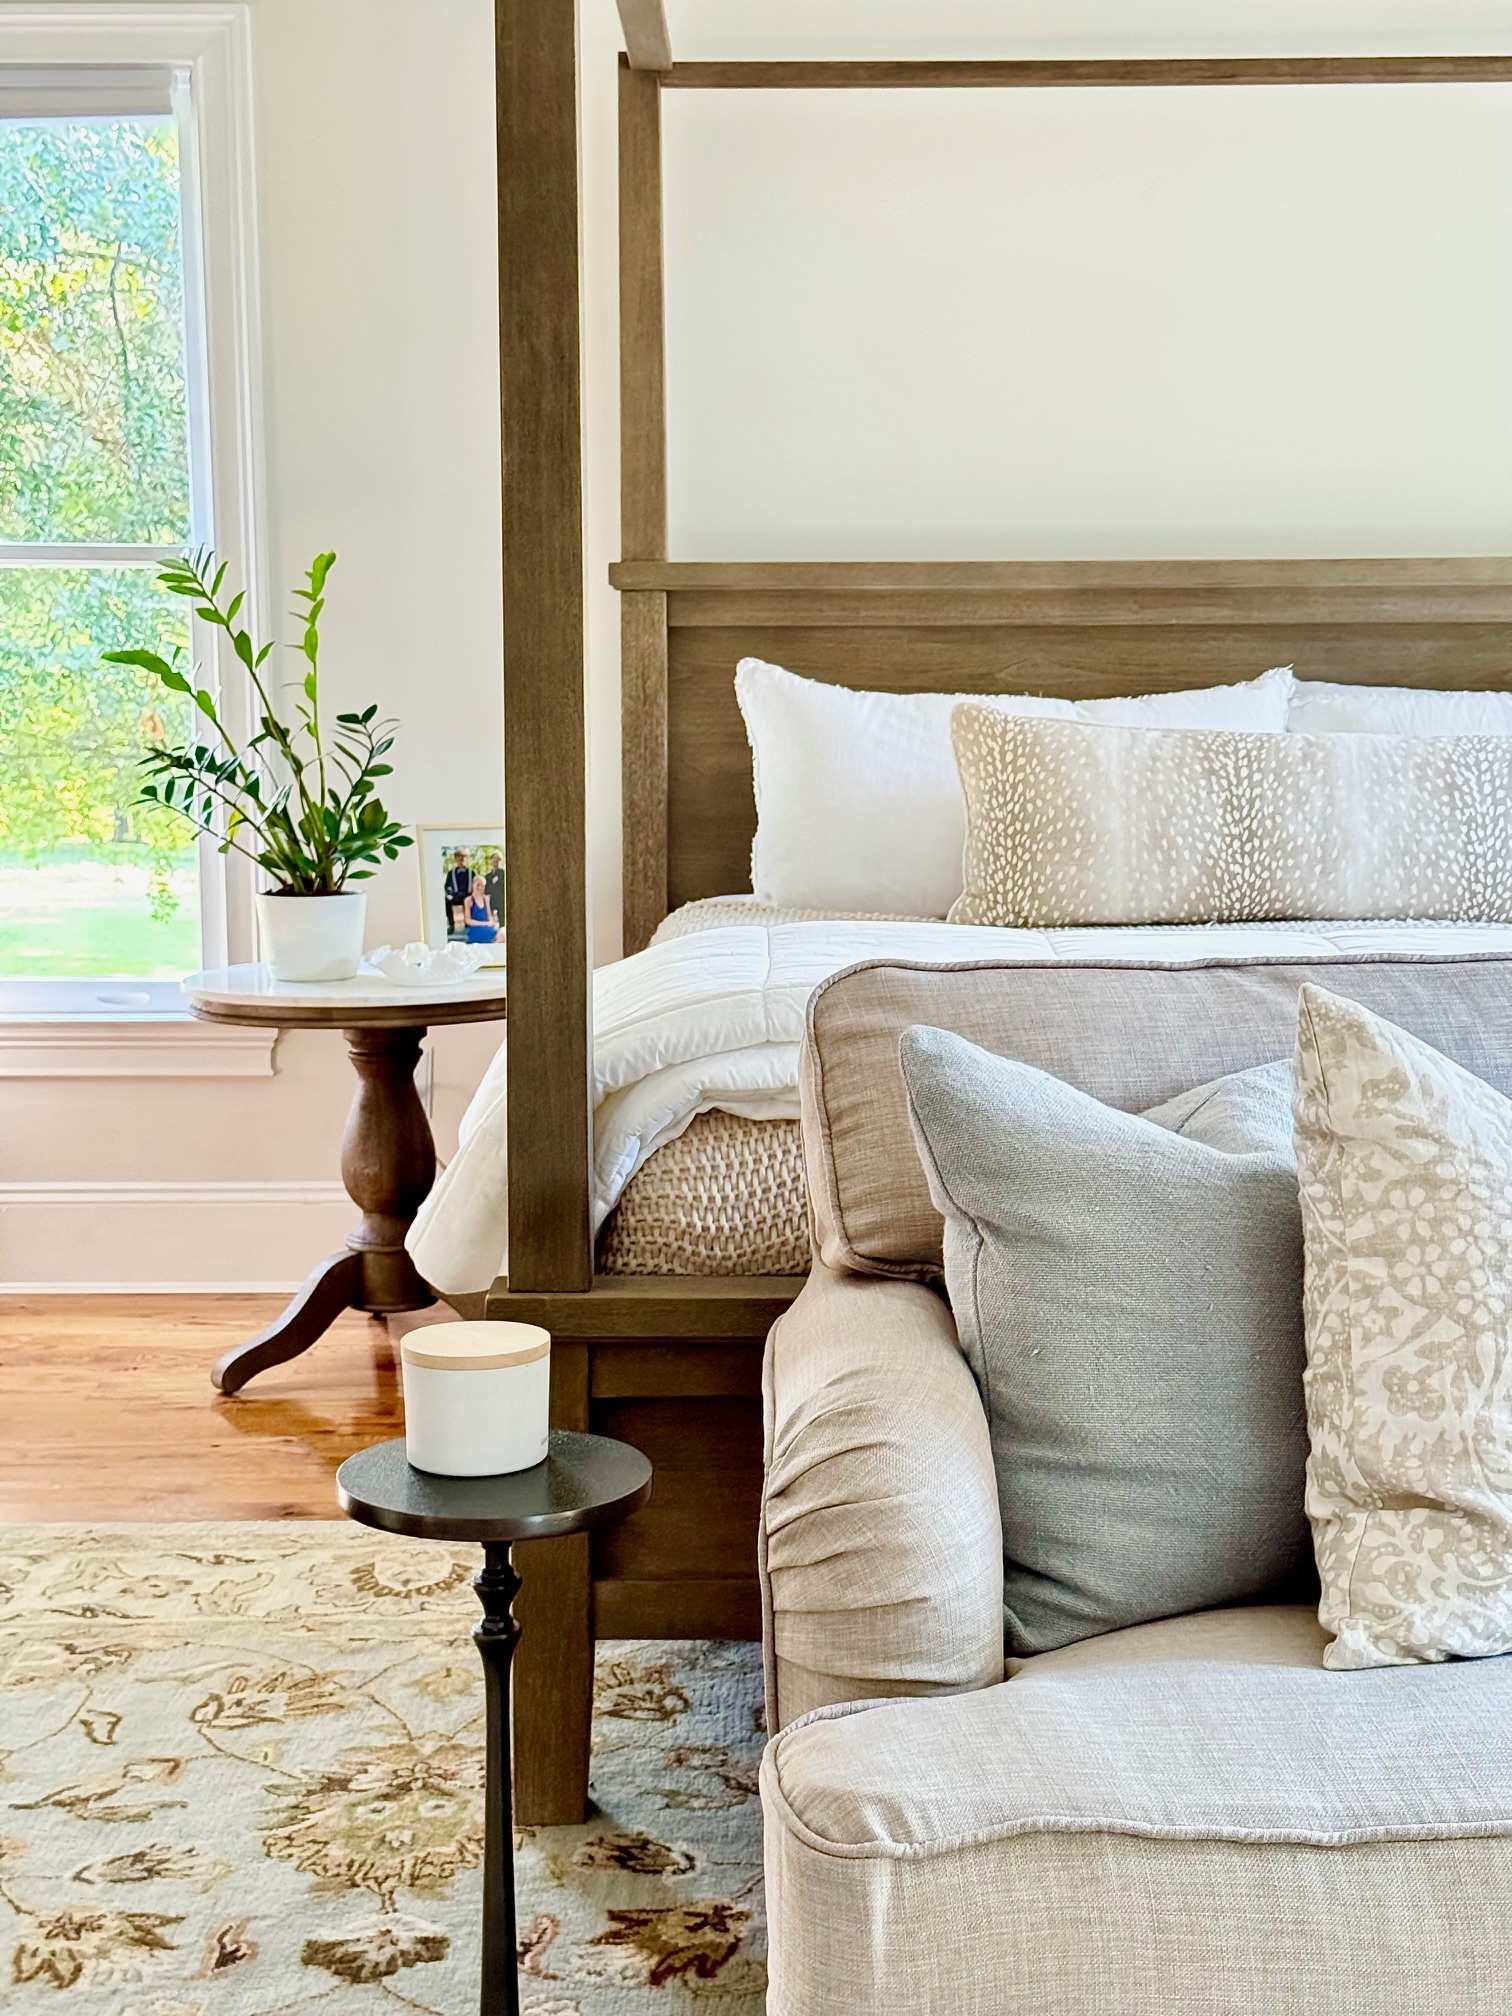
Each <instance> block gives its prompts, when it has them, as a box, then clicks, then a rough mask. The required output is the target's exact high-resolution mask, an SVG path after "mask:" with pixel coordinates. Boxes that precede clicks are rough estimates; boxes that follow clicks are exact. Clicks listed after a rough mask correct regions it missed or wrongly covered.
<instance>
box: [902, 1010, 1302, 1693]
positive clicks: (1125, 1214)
mask: <svg viewBox="0 0 1512 2016" xmlns="http://www.w3.org/2000/svg"><path fill="white" fill-rule="evenodd" d="M901 1057H902V1065H903V1077H904V1082H905V1083H906V1085H907V1087H908V1097H909V1108H910V1116H911V1118H912V1122H913V1128H914V1136H915V1139H916V1141H917V1142H918V1146H919V1152H920V1155H921V1158H922V1160H923V1162H924V1167H925V1172H926V1174H927V1175H928V1178H929V1186H930V1192H931V1195H932V1196H933V1198H934V1201H935V1204H936V1206H937V1208H938V1209H939V1210H940V1212H941V1213H942V1214H943V1216H944V1219H945V1282H946V1287H947V1289H948V1291H949V1294H950V1301H951V1306H952V1308H953V1310H954V1312H955V1318H956V1326H957V1329H958V1331H959V1334H960V1338H961V1343H962V1347H963V1348H964V1350H965V1352H966V1356H967V1359H968V1360H969V1362H970V1365H971V1369H972V1371H973V1373H974V1374H975V1377H976V1381H977V1385H978V1387H979V1388H980V1390H981V1394H982V1399H983V1403H984V1405H985V1407H986V1410H987V1417H988V1422H989V1425H990V1429H991V1435H992V1450H993V1458H994V1462H995V1464H996V1467H997V1478H998V1500H999V1505H1000V1507H1001V1511H1002V1520H1003V1612H1004V1628H1005V1636H1006V1642H1007V1647H1008V1650H1009V1651H1010V1652H1012V1653H1015V1654H1020V1655H1027V1654H1030V1653H1034V1652H1045V1651H1050V1650H1051V1649H1053V1648H1054V1647H1055V1646H1058V1645H1068V1644H1071V1643H1073V1642H1074V1641H1075V1640H1076V1639H1079V1638H1088V1637H1092V1636H1094V1635H1095V1634H1096V1633H1098V1632H1102V1631H1114V1630H1118V1629H1120V1628H1121V1627H1122V1626H1124V1625H1128V1624H1138V1623H1141V1622H1143V1621H1145V1620H1147V1619H1149V1618H1154V1617H1166V1616H1174V1615H1177V1614H1179V1613H1181V1612H1185V1611H1192V1610H1204V1609H1209V1608H1212V1607H1214V1606H1215V1605H1221V1604H1226V1603H1240V1602H1245V1601H1249V1600H1253V1599H1256V1598H1259V1597H1262V1596H1266V1595H1271V1594H1278V1593H1283V1592H1284V1593H1287V1594H1294V1593H1301V1592H1302V1591H1303V1590H1305V1589H1306V1587H1307V1582H1308V1577H1309V1573H1310V1567H1311V1562H1310V1551H1311V1550H1310V1536H1309V1531H1308V1526H1307V1520H1306V1517H1305V1514H1304V1509H1303V1478H1304V1471H1305V1467H1306V1462H1307V1432H1306V1424H1305V1414H1304V1404H1303V1390H1302V1372H1303V1365H1304V1347H1303V1335H1302V1231H1301V1216H1300V1210H1299V1205H1298V1199H1297V1176H1296V1163H1295V1159H1294V1156H1293V1151H1292V1121H1291V1078H1290V1069H1289V1066H1288V1064H1287V1063H1286V1062H1281V1063H1277V1064H1266V1065H1260V1066H1258V1067H1256V1068H1255V1069H1253V1070H1250V1071H1241V1072H1237V1073H1235V1074H1234V1075H1233V1076H1232V1077H1229V1078H1221V1079H1218V1080H1217V1081H1216V1082H1215V1083H1213V1084H1212V1085H1206V1086H1199V1087H1197V1088H1196V1089H1195V1090H1193V1091H1191V1092H1187V1093H1182V1094H1179V1095H1178V1096H1177V1097H1176V1098H1175V1099H1172V1100H1169V1101H1167V1102H1166V1104H1165V1105H1163V1106H1157V1107H1155V1108H1154V1109H1152V1111H1150V1112H1149V1113H1146V1114H1143V1115H1141V1114H1134V1113H1121V1112H1119V1111H1117V1110H1116V1109H1115V1108H1113V1107H1110V1106H1104V1105H1103V1104H1102V1103H1101V1102H1100V1101H1099V1100H1096V1099H1092V1098H1089V1097H1088V1096H1087V1094H1086V1093H1084V1092H1079V1091H1077V1090H1076V1089H1075V1087H1074V1086H1071V1085H1066V1084H1063V1083H1062V1082H1061V1080H1060V1079H1058V1078H1052V1077H1050V1076H1048V1074H1047V1073H1045V1072H1043V1071H1037V1070H1035V1069H1034V1068H1033V1066H1032V1065H1028V1064H1019V1063H1015V1062H1014V1061H1012V1060H1011V1059H1009V1058H1006V1057H998V1056H994V1055H993V1054H992V1053H991V1052H990V1051H987V1050H982V1049H979V1048H978V1047H977V1045H976V1044H974V1043H968V1042H967V1041H966V1040H965V1038H964V1037H960V1036H955V1035H952V1034H950V1033H949V1032H947V1031H946V1030H943V1029H929V1028H923V1027H914V1028H911V1029H908V1030H905V1032H904V1034H903V1038H902V1045H901Z"/></svg>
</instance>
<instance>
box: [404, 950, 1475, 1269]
mask: <svg viewBox="0 0 1512 2016" xmlns="http://www.w3.org/2000/svg"><path fill="white" fill-rule="evenodd" d="M1462 951H1481V952H1487V951H1512V928H1507V927H1504V926H1500V925H1447V924H1432V923H1429V924H1379V923H1378V924H1332V923H1330V924H1267V925H1221V924H1205V925H1184V926H1176V927H1170V926H1125V927H1122V928H1118V929H1109V930H1075V931H997V930H989V929H986V928H983V927H981V926H972V925H952V924H934V923H903V922H887V921H880V922H867V921H843V920H839V921H837V920H835V919H825V920H821V921H810V922H803V923H761V922H752V923H741V924H732V925H724V926H722V927H720V928H714V929H709V930H700V931H697V932H695V933H694V934H693V935H691V936H686V937H676V938H671V939H669V940H667V941H665V942H661V943H657V944H653V945H650V946H648V947H647V949H646V950H645V951H644V952H637V953H636V954H635V955H634V956H633V957H632V958H629V959H624V960H621V961H620V962H619V963H618V964H616V965H612V966H604V967H601V968H600V969H599V970H598V972H596V973H595V974H594V976H593V1036H594V1090H593V1102H594V1110H593V1132H594V1171H593V1227H594V1231H595V1232H597V1231H598V1229H599V1227H600V1226H601V1225H602V1224H603V1222H604V1220H605V1218H606V1217H607V1216H608V1215H609V1213H610V1212H611V1211H612V1210H613V1208H614V1206H615V1204H616V1202H617V1201H618V1199H619V1196H620V1193H621V1192H622V1191H623V1189H624V1187H625V1185H626V1184H627V1183H628V1182H629V1181H630V1178H631V1177H632V1176H633V1175H634V1174H635V1172H636V1170H637V1169H639V1168H640V1166H641V1164H642V1163H643V1162H644V1161H645V1160H646V1158H647V1156H648V1155H651V1154H652V1153H654V1151H655V1150H656V1149H658V1148H660V1147H661V1146H662V1144H663V1143H664V1142H667V1141H671V1140H674V1139H675V1138H676V1137H677V1136H678V1135H679V1134H680V1133H681V1132H682V1131H683V1129H684V1128H685V1127H686V1126H687V1125H688V1123H689V1121H690V1120H692V1119H693V1118H694V1117H695V1116H696V1115H697V1114H699V1113H704V1112H707V1111H709V1109H710V1108H712V1107H719V1108H722V1109H723V1110H724V1111H725V1112H727V1113H737V1114H742V1115H744V1116H745V1117H747V1118H749V1119H754V1120H786V1119H796V1118H797V1116H798V1045H799V1042H800V1040H801V1038H802V1035H803V1021H804V1011H805V1008H806V1007H807V1004H808V998H809V996H810V994H812V992H813V991H814V988H815V987H816V986H817V985H818V984H819V982H820V981H821V980H824V979H826V978H827V977H828V976H829V975H830V974H832V973H838V972H840V971H842V970H843V969H844V968H845V967H847V966H854V965H855V964H857V963H858V962H859V961H861V960H866V959H911V960H918V961H922V962H924V963H926V964H928V963H940V964H947V963H950V962H953V961H956V960H962V959H1023V960H1045V961H1053V960H1063V959H1064V960H1075V959H1099V960H1101V959H1133V960H1171V961H1186V960H1205V959H1236V960H1241V959H1275V958H1285V959H1337V958H1339V957H1349V956H1351V955H1353V956H1359V955H1362V954H1367V953H1372V952H1374V953H1382V952H1385V953H1398V954H1401V953H1413V952H1428V953H1440V954H1443V953H1452V952H1462ZM505 1214H506V1187H505V1176H504V1051H503V1050H502V1049H501V1050H500V1051H499V1054H498V1055H497V1056H496V1057H495V1059H494V1061H493V1063H492V1064H491V1065H490V1067H489V1070H488V1073H487V1076H486V1077H485V1078H484V1080H483V1083H482V1084H481V1085H480V1086H479V1088H478V1091H477V1093H476V1095H475V1097H474V1098H473V1101H472V1104H471V1105H470V1106H469V1107H468V1109H467V1113H466V1115H465V1116H464V1118H463V1121H462V1128H461V1146H460V1147H459V1149H458V1151H457V1153H456V1155H455V1156H454V1157H453V1158H452V1160H451V1162H450V1163H449V1164H448V1165H447V1167H446V1169H445V1170H443V1172H442V1174H441V1177H440V1180H439V1181H438V1182H437V1184H436V1187H435V1189H434V1190H433V1191H432V1192H431V1195H430V1197H429V1198H428V1199H427V1200H426V1203H425V1205H424V1207H423V1209H422V1210H421V1213H420V1215H419V1217H418V1218H417V1219H416V1221H415V1224H414V1226H413V1228H412V1230H411V1232H410V1235H409V1241H408V1244H409V1250H410V1252H411V1253H412V1254H413V1255H414V1259H415V1263H416V1265H417V1266H418V1267H419V1269H420V1272H421V1273H422V1274H423V1275H424V1276H425V1278H426V1279H427V1280H428V1281H429V1282H431V1283H432V1284H433V1285H434V1286H435V1287H436V1288H438V1289H440V1290H441V1291H442V1292H443V1293H446V1294H467V1293H472V1292H475V1291H476V1290H479V1289H483V1288H486V1287H488V1286H489V1284H490V1283H491V1282H492V1281H493V1280H494V1279H495V1277H496V1276H497V1275H499V1274H501V1273H503V1272H505V1271H506V1252H505V1245H506V1237H505Z"/></svg>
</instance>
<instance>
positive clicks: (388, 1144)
mask: <svg viewBox="0 0 1512 2016" xmlns="http://www.w3.org/2000/svg"><path fill="white" fill-rule="evenodd" d="M183 985H184V992H185V994H186V995H187V996H188V997H189V1006H190V1008H191V1010H192V1011H193V1013H194V1014H195V1015H197V1016H198V1017H199V1019H200V1020H201V1021H202V1022H237V1023H241V1024H243V1025H244V1026H249V1027H252V1028H261V1029H267V1028H273V1029H340V1030H341V1031H342V1032H343V1033H344V1034H345V1036H346V1041H347V1049H348V1051H349V1052H350V1053H351V1059H352V1064H353V1066H354V1068H355V1070H356V1072H357V1096H356V1098H355V1099H354V1100H353V1102H352V1110H351V1113H350V1114H349V1116H348V1118H347V1125H346V1135H345V1137H344V1139H343V1141H342V1144H341V1178H342V1181H343V1182H344V1183H345V1185H346V1190H347V1195H348V1196H349V1197H350V1198H351V1200H352V1202H353V1203H354V1204H355V1205H356V1206H357V1208H358V1210H359V1211H361V1213H362V1223H361V1224H360V1225H359V1226H358V1227H357V1228H356V1230H355V1231H353V1232H352V1233H350V1234H349V1235H348V1238H347V1242H346V1246H345V1248H344V1249H343V1250H342V1251H341V1252H340V1253H333V1254H332V1255H331V1256H330V1258H329V1259H327V1260H322V1261H321V1263H320V1265H319V1266H318V1267H317V1268H316V1269H315V1271H314V1273H313V1274H311V1276H310V1277H309V1279H308V1280H307V1281H306V1282H305V1284H304V1286H303V1288H301V1289H300V1291H299V1293H298V1294H297V1295H296V1296H295V1298H294V1300H293V1301H292V1302H291V1303H290V1304H289V1306H288V1308H287V1309H286V1310H285V1311H284V1312H283V1314H282V1315H281V1316H280V1317H279V1318H278V1319H277V1320H276V1321H275V1322H273V1323H271V1324H269V1326H268V1328H267V1329H266V1330H264V1331H262V1332H260V1333H259V1335H258V1336H256V1337H252V1338H249V1339H248V1341H247V1342H246V1343H245V1344H238V1345H237V1346H235V1348H234V1349H233V1350H230V1351H228V1352H227V1353H226V1355H225V1356H224V1357H223V1358H222V1359H221V1360H220V1361H219V1363H218V1364H217V1365H216V1366H215V1368H214V1370H213V1371H212V1373H211V1375H210V1376H211V1378H212V1379H213V1380H214V1382H215V1384H216V1385H217V1386H218V1387H219V1388H220V1390H221V1392H222V1393H235V1392H237V1391H238V1390H239V1389H240V1388H241V1387H243V1386H245V1385H246V1383H247V1381H248V1380H249V1379H250V1378H252V1377H253V1376H254V1374H256V1373H258V1372H262V1371H265V1370H266V1369H267V1368H268V1366H270V1365H281V1364H283V1362H284V1361H285V1360H286V1359H289V1358H297V1357H298V1356H299V1354H300V1352H301V1351H308V1350H309V1348H310V1346H311V1345H312V1344H313V1343H314V1342H315V1341H316V1339H317V1338H319V1337H321V1336H323V1335H324V1334H325V1332H326V1331H327V1330H328V1329H329V1328H330V1327H331V1325H332V1323H334V1322H335V1320H336V1318H337V1317H338V1316H339V1315H340V1314H341V1312H342V1311H343V1310H344V1309H365V1310H367V1311H368V1312H369V1313H370V1314H372V1315H374V1316H392V1315H396V1314H397V1313H398V1312H399V1311H400V1310H402V1309H428V1308H429V1307H430V1305H431V1304H432V1303H433V1302H434V1301H435V1299H436V1298H435V1296H434V1295H433V1294H432V1292H431V1290H430V1289H429V1288H428V1287H427V1286H426V1284H425V1282H424V1281H422V1280H421V1278H420V1276H419V1274H418V1273H417V1272H416V1269H415V1263H414V1262H413V1261H412V1260H411V1259H410V1257H409V1254H408V1253H407V1252H406V1251H405V1248H404V1235H405V1233H406V1232H407V1231H408V1230H409V1228H410V1226H411V1224H412V1223H413V1222H414V1217H415V1213H416V1212H417V1211H418V1210H419V1209H420V1206H421V1205H422V1204H423V1203H424V1202H425V1199H426V1197H427V1196H428V1195H429V1194H430V1187H431V1185H432V1183H434V1181H435V1180H436V1149H435V1144H434V1142H433V1141H432V1140H431V1131H430V1122H429V1121H428V1120H427V1119H426V1117H425V1108H424V1107H423V1106H422V1105H421V1103H420V1095H419V1094H418V1093H417V1092H416V1090H415V1066H416V1065H417V1064H418V1063H419V1061H420V1045H421V1043H422V1042H423V1041H424V1038H425V1032H426V1031H427V1029H434V1028H436V1027H438V1026H440V1025H441V1024H443V1023H450V1022H492V1021H497V1020H499V1019H500V1018H501V1017H502V1016H503V1014H504V1010H505V998H504V975H503V971H502V969H498V970H495V971H494V972H492V973H479V974H475V975H474V976H473V978H472V979H470V980H461V981H458V982H456V983H455V984H454V985H452V986H450V987H436V988H426V987H399V986H396V985H395V984H394V983H393V982H392V981H389V980H385V979H383V978H382V976H381V975H380V974H377V973H362V974H359V975H358V977H357V978H356V979H355V980H331V981H325V982H310V983H303V982H300V983H296V982H294V981H291V980H275V979H274V978H273V976H272V975H271V973H269V971H268V969H267V967H266V966H262V965H255V966H223V967H220V968H218V969H217V970H214V971H211V972H207V973H192V974H191V975H190V976H189V978H188V979H187V980H186V981H185V982H184V983H183Z"/></svg>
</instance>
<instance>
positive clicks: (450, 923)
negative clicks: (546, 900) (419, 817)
mask: <svg viewBox="0 0 1512 2016" xmlns="http://www.w3.org/2000/svg"><path fill="white" fill-rule="evenodd" d="M415 858H416V861H417V863H418V865H419V869H420V918H421V928H422V930H423V931H424V933H425V942H426V944H427V945H434V946H437V947H440V946H443V945H460V944H473V945H477V944H481V945H482V946H483V947H484V954H483V964H484V965H485V966H502V965H503V964H504V950H505V944H504V890H505V886H506V884H505V870H504V828H503V827H502V826H417V827H416V828H415ZM464 875H465V876H467V877H468V883H467V888H466V893H465V895H464V894H462V890H463V883H462V877H463V876H464ZM479 882H481V883H482V885H483V886H482V890H481V892H480V891H479V889H478V886H477V885H478V883H479ZM459 899H460V900H459ZM489 931H492V932H494V933H495V934H496V935H494V936H492V937H488V936H485V935H484V934H485V933H487V932H489Z"/></svg>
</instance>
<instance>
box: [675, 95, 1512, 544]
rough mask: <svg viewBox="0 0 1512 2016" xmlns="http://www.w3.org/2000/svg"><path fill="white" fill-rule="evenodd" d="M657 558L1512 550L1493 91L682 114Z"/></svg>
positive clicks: (840, 98)
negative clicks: (667, 525)
mask: <svg viewBox="0 0 1512 2016" xmlns="http://www.w3.org/2000/svg"><path fill="white" fill-rule="evenodd" d="M664 134H665V148H666V179H667V190H668V199H667V273H668V288H667V302H668V345H667V349H668V366H667V378H668V388H669V394H668V398H669V405H668V411H669V431H670V449H671V452H670V465H669V474H670V505H671V550H672V552H673V553H674V555H676V556H677V557H678V558H679V559H687V560H704V559H709V560H714V559H719V560H728V559H773V560H783V559H809V558H824V559H894V558H895V559H911V560H925V559H1003V558H1026V559H1039V558H1044V559H1080V558H1139V557H1144V556H1153V557H1166V558H1170V557H1214V558H1223V557H1231V556H1236V555H1249V556H1253V557H1265V556H1277V557H1285V556H1288V555H1297V554H1307V555H1325V554H1340V555H1351V554H1359V553H1370V554H1382V555H1385V554H1399V555H1400V554H1421V553H1440V554H1455V553H1489V552H1505V551H1507V550H1508V549H1509V546H1512V454H1509V452H1508V451H1509V447H1512V86H1501V85H1484V86H1474V87H1463V86H1449V85H1439V86H1427V87H1421V88H1418V87H1401V88H1392V89H1359V88H1354V89H1350V88H1337V89H1335V88H1324V89H1320V88H1316V87H1296V88H1291V89H1265V90H1258V89H1257V90H1218V89H1215V90H1191V89H1182V90H1167V91H1153V90H1137V89H1136V90H1087V91H1031V92H1023V91H992V90H982V91H790V92H773V91H749V92H747V91H740V92H714V91H702V92H700V91H676V92H670V93H668V94H667V98H666V103H665V108H664Z"/></svg>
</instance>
